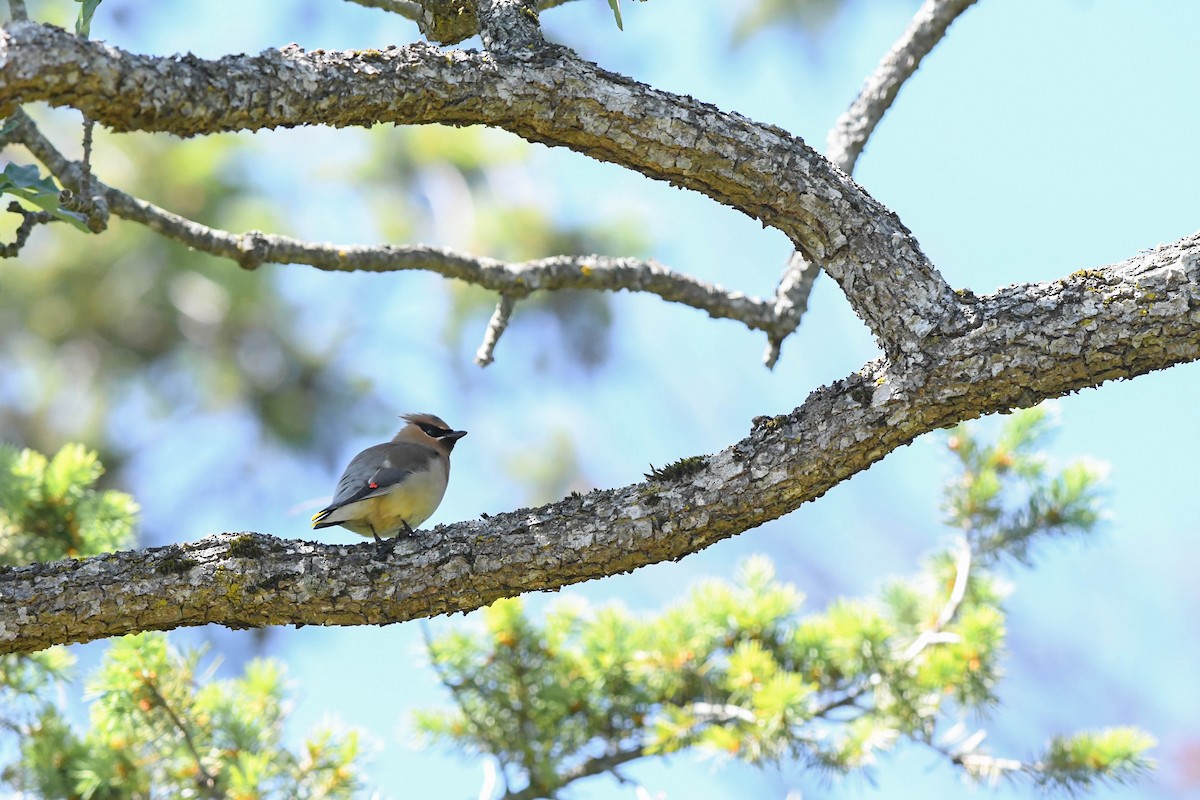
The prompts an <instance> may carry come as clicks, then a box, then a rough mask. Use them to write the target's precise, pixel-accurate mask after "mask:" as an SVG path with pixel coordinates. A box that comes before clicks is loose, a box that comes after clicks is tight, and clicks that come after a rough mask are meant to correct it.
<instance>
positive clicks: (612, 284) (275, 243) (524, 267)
mask: <svg viewBox="0 0 1200 800" xmlns="http://www.w3.org/2000/svg"><path fill="white" fill-rule="evenodd" d="M13 119H14V120H16V122H17V128H16V136H17V137H18V138H19V139H20V141H21V142H22V143H23V144H24V145H25V147H26V148H28V149H29V151H30V152H31V153H33V155H34V157H35V158H37V159H38V160H39V161H41V162H42V163H43V164H44V165H45V166H46V168H47V169H49V170H50V172H52V173H54V174H55V175H56V176H57V177H58V179H59V180H60V181H61V182H62V183H63V185H65V186H70V187H74V188H78V187H79V183H80V180H81V177H82V167H81V166H80V165H79V164H78V163H77V162H73V161H71V160H70V159H68V158H66V157H65V156H64V155H63V154H62V153H60V152H59V151H58V149H57V148H55V147H54V145H53V144H52V143H51V142H50V141H49V140H48V139H47V138H46V137H45V136H44V135H43V134H42V133H41V131H39V130H38V128H37V126H36V125H35V124H34V123H33V121H32V120H31V119H29V118H28V117H27V116H25V115H24V114H23V113H21V112H20V111H18V112H16V113H15V114H14V115H13ZM92 186H93V192H94V196H95V197H96V198H101V199H103V200H104V201H105V202H106V203H107V204H108V208H107V209H106V211H111V213H113V214H116V215H117V216H118V217H121V218H122V219H127V220H130V221H131V222H137V223H140V224H142V225H144V226H146V227H147V228H149V229H151V230H153V231H155V232H157V233H159V234H160V235H162V236H164V237H166V238H168V239H172V240H174V241H177V242H180V243H182V244H185V245H187V246H188V247H191V248H193V249H195V250H199V251H201V252H205V253H209V254H211V255H214V256H219V257H222V258H228V259H230V260H232V261H235V262H237V263H238V264H241V265H242V266H244V267H247V268H253V267H255V266H258V265H259V264H306V265H308V266H311V267H315V268H317V269H322V270H328V271H335V272H353V271H356V270H364V271H369V272H391V271H401V270H426V271H429V272H434V273H437V274H439V275H442V276H443V277H446V278H457V279H459V280H463V281H466V282H468V283H472V284H474V285H476V286H480V287H482V288H484V289H491V290H493V291H496V292H499V293H501V294H506V293H508V294H513V295H514V296H521V295H524V294H529V293H530V292H534V291H539V290H546V291H553V290H557V289H585V290H591V291H613V292H615V291H620V290H626V291H632V292H647V293H649V294H654V295H657V296H659V297H661V298H662V299H663V300H666V301H667V302H673V303H680V304H682V305H686V306H691V307H692V308H695V309H698V310H700V311H704V312H706V313H708V315H709V316H711V317H714V318H716V319H734V320H737V321H738V322H741V323H742V324H743V325H745V326H746V327H748V328H750V329H751V330H761V331H771V330H773V329H774V327H775V326H776V325H777V319H776V316H775V311H774V307H773V305H772V304H770V303H768V302H767V301H765V300H762V299H760V298H758V297H752V296H749V295H745V294H743V293H741V292H735V291H730V290H728V289H725V288H724V287H722V286H719V285H716V284H711V283H708V282H706V281H702V280H700V279H698V278H695V277H693V276H691V275H687V274H684V273H680V272H674V271H672V270H670V269H668V268H666V267H664V266H663V265H662V264H660V263H658V262H657V261H654V260H648V259H637V258H613V257H609V256H597V255H590V256H554V257H551V258H543V259H538V260H536V261H525V262H518V263H512V262H504V261H498V260H496V259H492V258H482V257H476V256H472V255H468V254H466V253H459V252H456V251H453V250H449V249H445V248H437V247H425V246H421V245H414V246H409V247H393V246H388V245H381V246H367V245H334V244H323V243H315V242H306V241H303V240H300V239H293V238H291V237H288V236H278V235H273V234H265V233H260V232H258V231H250V232H248V233H245V234H235V233H230V232H229V231H224V230H220V229H218V228H210V227H208V226H207V225H202V224H200V223H198V222H194V221H192V220H190V219H187V218H186V217H181V216H179V215H178V214H174V213H172V212H170V211H167V210H166V209H163V208H160V207H158V206H156V205H154V204H153V203H148V202H146V201H145V200H141V199H139V198H137V197H134V196H133V195H130V194H127V193H125V192H122V191H121V190H119V189H114V188H112V187H110V186H107V185H105V184H104V183H102V182H101V181H99V180H96V179H94V178H93V182H92ZM90 218H91V217H90V215H89V220H90Z"/></svg>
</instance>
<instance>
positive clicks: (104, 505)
mask: <svg viewBox="0 0 1200 800" xmlns="http://www.w3.org/2000/svg"><path fill="white" fill-rule="evenodd" d="M103 474H104V467H103V466H102V465H101V464H100V461H99V459H98V458H97V457H96V454H95V453H94V452H92V451H90V450H87V449H85V448H84V447H83V446H81V445H77V444H68V445H66V446H64V447H63V448H62V449H61V450H59V451H58V453H57V454H55V456H54V457H53V458H50V459H47V458H46V457H45V456H43V455H42V454H41V453H36V452H34V451H32V450H20V451H18V450H17V449H15V448H12V447H9V446H7V445H0V564H5V565H9V566H14V565H18V564H27V563H29V562H31V561H53V560H55V559H59V558H63V557H74V558H82V557H84V556H90V555H95V554H97V553H104V552H108V551H111V550H117V549H120V548H122V547H128V546H130V545H131V544H132V542H133V522H134V517H135V516H136V514H137V511H138V507H137V504H136V503H134V502H133V498H131V497H130V496H129V495H127V494H123V493H122V492H114V491H100V490H98V489H96V482H97V481H98V480H99V479H100V476H101V475H103Z"/></svg>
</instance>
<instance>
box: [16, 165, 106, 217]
mask: <svg viewBox="0 0 1200 800" xmlns="http://www.w3.org/2000/svg"><path fill="white" fill-rule="evenodd" d="M5 193H7V194H11V195H15V196H16V197H19V198H21V199H22V200H25V201H26V202H28V203H32V204H33V205H35V206H37V207H38V208H40V209H42V210H43V211H49V212H50V213H51V214H53V215H54V216H55V218H56V219H60V220H62V221H64V222H69V223H71V224H72V225H74V226H75V227H76V228H78V229H79V230H81V231H83V232H84V233H88V232H89V231H88V226H87V218H86V217H85V216H84V215H83V214H79V213H76V212H74V211H68V210H67V209H65V208H63V207H62V206H61V205H60V203H59V199H58V198H59V195H60V194H61V193H62V192H61V190H60V189H59V188H58V185H57V184H56V183H55V182H54V179H53V178H51V177H49V176H48V175H47V176H43V175H42V174H41V172H40V171H38V168H37V167H36V166H34V165H33V164H8V165H7V166H5V167H4V171H3V172H0V194H5Z"/></svg>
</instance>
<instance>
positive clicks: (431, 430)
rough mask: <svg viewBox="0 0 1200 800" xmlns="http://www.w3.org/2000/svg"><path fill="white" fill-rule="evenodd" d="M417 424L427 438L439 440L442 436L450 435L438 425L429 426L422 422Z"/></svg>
mask: <svg viewBox="0 0 1200 800" xmlns="http://www.w3.org/2000/svg"><path fill="white" fill-rule="evenodd" d="M417 424H418V425H419V426H420V428H421V430H423V431H424V432H425V435H426V436H430V437H433V438H434V439H437V438H439V437H441V436H444V435H445V434H446V433H448V431H444V430H442V429H441V428H439V427H438V426H436V425H427V424H425V423H424V422H420V423H417Z"/></svg>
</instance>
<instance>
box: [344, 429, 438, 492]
mask: <svg viewBox="0 0 1200 800" xmlns="http://www.w3.org/2000/svg"><path fill="white" fill-rule="evenodd" d="M435 458H437V452H436V451H435V450H434V449H433V448H431V447H426V446H424V445H420V444H415V443H411V442H394V443H388V444H377V445H375V446H374V447H368V448H367V449H366V450H363V451H362V452H361V453H359V454H358V455H356V456H355V457H354V458H353V459H351V461H350V463H349V464H348V465H346V470H345V472H343V473H342V477H341V478H339V479H338V484H337V489H336V490H335V491H334V494H333V500H332V501H331V502H330V503H329V508H330V509H334V508H340V507H342V506H345V505H349V504H350V503H356V502H358V501H359V500H365V499H367V498H368V497H375V496H377V495H381V494H386V493H387V492H388V491H389V490H390V489H391V488H392V487H393V486H395V485H396V484H398V483H400V481H402V480H404V479H405V478H407V477H408V476H409V475H411V474H413V473H414V472H420V471H421V470H423V469H426V468H427V467H428V466H429V462H430V461H433V460H434V459H435Z"/></svg>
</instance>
